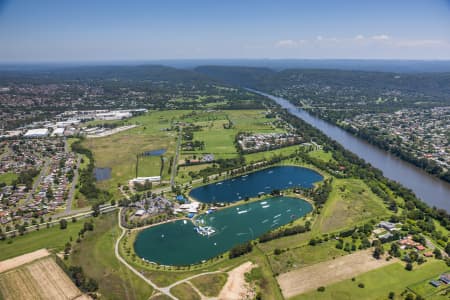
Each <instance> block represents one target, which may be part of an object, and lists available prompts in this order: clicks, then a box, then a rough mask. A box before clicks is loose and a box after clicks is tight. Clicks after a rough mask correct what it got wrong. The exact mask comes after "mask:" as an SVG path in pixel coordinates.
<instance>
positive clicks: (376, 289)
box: [291, 260, 449, 300]
mask: <svg viewBox="0 0 450 300" xmlns="http://www.w3.org/2000/svg"><path fill="white" fill-rule="evenodd" d="M448 269H449V268H448V267H447V265H446V264H445V262H443V261H437V260H431V261H429V262H427V263H425V264H423V265H421V266H418V267H417V266H415V268H414V270H413V271H406V270H405V268H404V264H402V263H395V264H392V265H389V266H386V267H383V268H380V269H376V270H373V271H370V272H367V273H365V274H363V275H361V276H358V277H356V280H355V281H351V280H350V279H348V280H344V281H341V282H338V283H336V284H332V285H330V286H327V287H326V288H325V291H324V292H318V291H313V292H310V293H307V294H303V295H299V296H296V297H294V298H291V299H299V300H300V299H302V300H303V299H306V300H309V299H311V300H313V299H314V300H322V299H324V300H325V299H329V300H334V299H387V298H388V294H389V292H391V291H392V292H394V293H395V295H396V299H404V297H400V294H401V293H402V292H403V291H404V290H405V289H407V287H408V286H410V285H413V284H415V283H418V282H421V281H423V280H426V279H428V278H430V277H433V276H436V275H439V274H441V273H442V272H445V271H448ZM359 283H364V288H360V287H358V284H359Z"/></svg>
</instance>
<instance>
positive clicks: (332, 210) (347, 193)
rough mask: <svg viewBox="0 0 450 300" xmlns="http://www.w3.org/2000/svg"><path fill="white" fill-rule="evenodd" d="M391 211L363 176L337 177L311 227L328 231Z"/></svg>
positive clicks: (365, 220) (385, 214)
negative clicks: (356, 177)
mask: <svg viewBox="0 0 450 300" xmlns="http://www.w3.org/2000/svg"><path fill="white" fill-rule="evenodd" d="M387 215H388V210H387V208H386V207H385V205H384V203H383V201H382V200H381V199H380V198H379V197H378V196H377V195H375V194H374V193H373V192H372V191H371V190H370V188H369V187H368V186H367V185H366V184H365V183H364V182H363V181H362V180H360V179H336V178H335V179H334V180H333V190H332V191H331V193H330V196H329V198H328V200H327V202H326V205H325V207H324V208H323V210H322V212H321V214H320V216H319V218H318V219H317V222H316V223H314V225H313V228H312V231H313V232H318V233H319V232H320V233H327V232H335V231H339V230H341V229H345V228H349V227H351V226H354V225H357V224H360V223H364V222H367V221H368V220H370V219H377V218H382V217H385V216H387Z"/></svg>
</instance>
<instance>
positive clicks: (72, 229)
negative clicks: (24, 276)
mask: <svg viewBox="0 0 450 300" xmlns="http://www.w3.org/2000/svg"><path fill="white" fill-rule="evenodd" d="M85 220H86V219H84V220H78V221H77V222H76V223H72V222H70V221H69V222H68V223H67V229H64V230H61V229H59V225H55V226H53V227H50V228H45V226H46V225H45V224H44V225H41V229H40V230H39V231H33V232H29V233H26V234H25V235H23V236H17V237H15V238H12V239H7V240H3V241H0V260H4V259H8V258H11V257H15V256H19V255H22V254H25V253H28V252H32V251H35V250H38V249H42V248H47V249H54V250H55V251H57V252H58V251H62V250H63V249H64V245H65V244H66V243H67V242H68V241H69V239H70V238H72V239H73V240H74V241H75V240H76V239H77V237H78V232H79V231H80V229H81V228H82V227H83V224H84V221H85ZM10 241H12V243H9V242H10Z"/></svg>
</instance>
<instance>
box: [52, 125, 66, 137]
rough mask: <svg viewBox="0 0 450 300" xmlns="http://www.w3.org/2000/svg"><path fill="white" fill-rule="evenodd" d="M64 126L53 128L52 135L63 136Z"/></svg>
mask: <svg viewBox="0 0 450 300" xmlns="http://www.w3.org/2000/svg"><path fill="white" fill-rule="evenodd" d="M64 130H65V129H64V128H61V127H58V128H55V130H53V132H52V135H54V136H63V135H64Z"/></svg>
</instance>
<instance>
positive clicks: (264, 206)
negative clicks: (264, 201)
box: [261, 205, 270, 208]
mask: <svg viewBox="0 0 450 300" xmlns="http://www.w3.org/2000/svg"><path fill="white" fill-rule="evenodd" d="M261 207H262V208H268V207H270V205H263V206H261Z"/></svg>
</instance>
